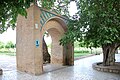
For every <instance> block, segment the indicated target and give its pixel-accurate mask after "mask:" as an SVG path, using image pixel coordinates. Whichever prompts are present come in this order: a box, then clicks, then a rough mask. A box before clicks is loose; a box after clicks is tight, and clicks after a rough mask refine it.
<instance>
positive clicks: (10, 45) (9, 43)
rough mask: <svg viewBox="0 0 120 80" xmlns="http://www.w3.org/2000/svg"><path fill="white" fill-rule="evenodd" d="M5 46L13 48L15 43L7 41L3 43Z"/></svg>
mask: <svg viewBox="0 0 120 80" xmlns="http://www.w3.org/2000/svg"><path fill="white" fill-rule="evenodd" d="M5 48H7V49H10V48H13V49H14V48H15V44H13V43H12V41H9V42H7V44H6V45H5Z"/></svg>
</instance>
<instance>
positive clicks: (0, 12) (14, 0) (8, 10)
mask: <svg viewBox="0 0 120 80" xmlns="http://www.w3.org/2000/svg"><path fill="white" fill-rule="evenodd" d="M31 2H33V0H1V1H0V33H3V32H4V31H6V30H7V29H8V27H12V28H13V29H14V28H15V23H16V20H17V16H18V14H21V15H24V16H27V13H26V8H28V7H29V6H30V3H31Z"/></svg>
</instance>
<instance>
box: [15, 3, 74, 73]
mask: <svg viewBox="0 0 120 80" xmlns="http://www.w3.org/2000/svg"><path fill="white" fill-rule="evenodd" d="M27 13H28V16H27V18H24V17H23V16H18V20H17V40H16V41H17V42H16V48H17V50H16V53H17V56H16V58H17V69H18V70H20V71H23V72H28V73H32V74H35V75H38V74H41V73H43V53H42V52H43V49H42V48H43V47H42V39H43V35H44V33H45V31H48V32H49V34H50V35H51V38H52V53H51V63H53V64H66V62H65V59H66V57H67V56H65V55H68V54H70V57H69V58H68V61H69V64H68V65H70V64H72V65H73V64H74V60H73V59H74V58H73V46H70V47H69V49H68V50H67V52H66V50H65V47H63V46H61V45H59V40H60V38H61V37H62V36H63V35H64V32H65V30H66V28H67V27H66V24H65V22H64V21H63V19H61V18H60V17H59V16H57V15H56V16H55V15H51V14H50V16H52V17H50V18H49V19H47V18H46V22H45V23H44V24H43V21H45V20H43V19H41V18H42V17H41V15H42V16H45V15H43V14H42V11H41V10H40V8H39V7H37V6H35V5H33V6H31V7H30V8H29V9H28V10H27ZM47 15H49V14H48V13H47ZM41 20H42V21H41ZM64 56H65V57H64Z"/></svg>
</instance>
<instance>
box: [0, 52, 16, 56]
mask: <svg viewBox="0 0 120 80" xmlns="http://www.w3.org/2000/svg"><path fill="white" fill-rule="evenodd" d="M0 55H8V56H16V53H11V52H9V53H3V52H0Z"/></svg>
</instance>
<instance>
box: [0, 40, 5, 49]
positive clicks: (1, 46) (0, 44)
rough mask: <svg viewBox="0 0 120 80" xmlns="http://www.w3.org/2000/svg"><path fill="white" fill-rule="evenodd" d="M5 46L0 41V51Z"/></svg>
mask: <svg viewBox="0 0 120 80" xmlns="http://www.w3.org/2000/svg"><path fill="white" fill-rule="evenodd" d="M4 47H5V44H4V43H3V42H1V41H0V49H2V48H4Z"/></svg>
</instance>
